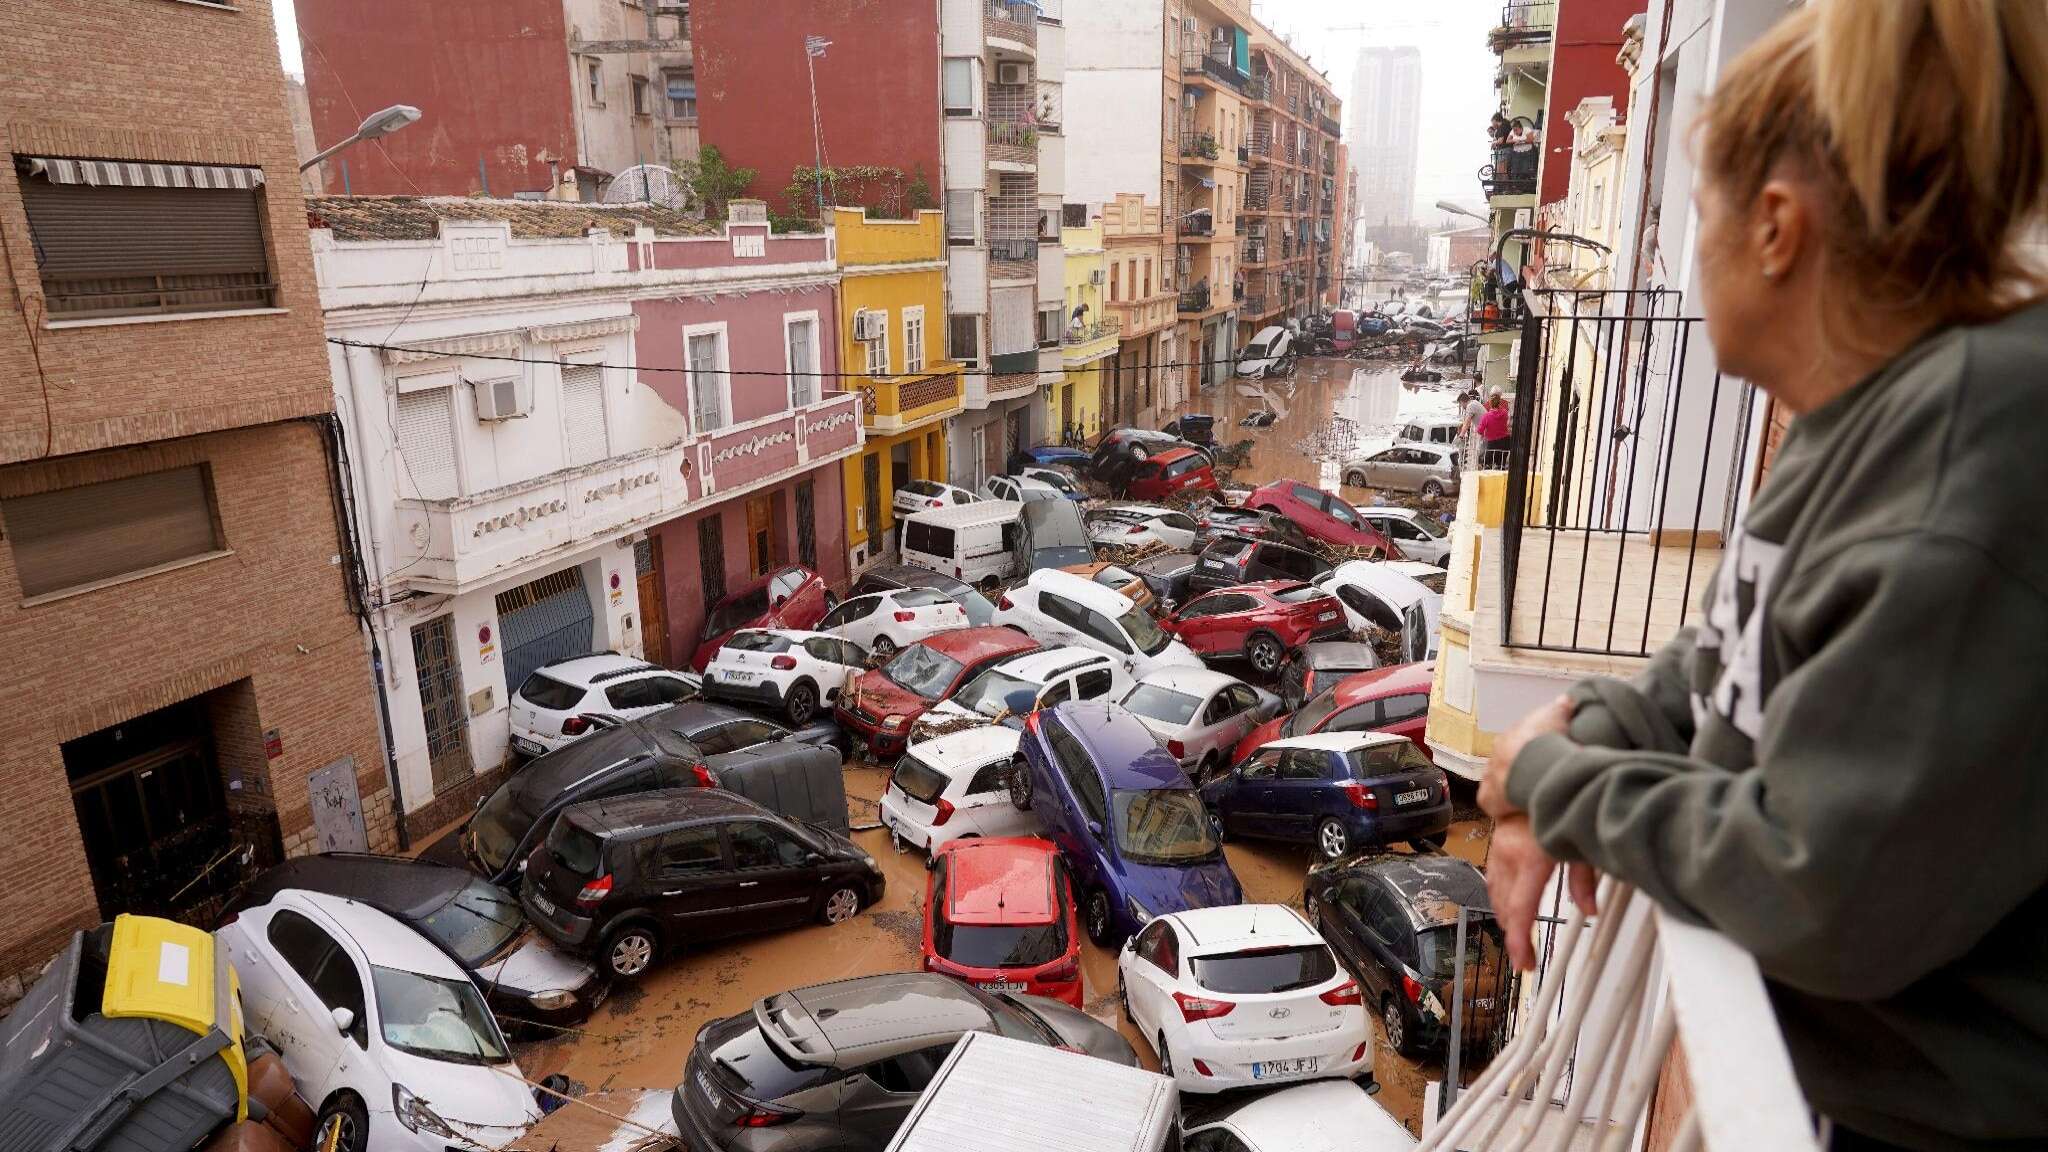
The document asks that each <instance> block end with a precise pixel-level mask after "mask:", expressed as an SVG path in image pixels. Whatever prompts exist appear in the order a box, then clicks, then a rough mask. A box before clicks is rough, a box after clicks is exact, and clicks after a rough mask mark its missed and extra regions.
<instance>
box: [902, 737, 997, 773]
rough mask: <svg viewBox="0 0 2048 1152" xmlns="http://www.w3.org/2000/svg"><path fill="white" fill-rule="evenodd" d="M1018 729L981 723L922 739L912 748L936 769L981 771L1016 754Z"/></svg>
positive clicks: (912, 750)
mask: <svg viewBox="0 0 2048 1152" xmlns="http://www.w3.org/2000/svg"><path fill="white" fill-rule="evenodd" d="M1017 739H1018V735H1017V730H1016V729H1015V728H1011V727H1009V726H1007V725H1004V724H978V725H976V726H974V727H972V728H962V729H961V730H960V731H958V732H948V733H946V734H945V735H944V736H935V737H933V738H932V739H930V740H924V741H921V742H919V744H918V745H917V747H915V748H912V749H911V750H910V753H909V754H910V755H912V756H915V757H917V758H918V759H919V760H921V761H923V762H924V763H925V764H927V765H929V766H931V767H932V768H933V769H934V770H936V771H938V772H940V773H942V774H944V775H946V776H948V777H952V776H958V775H964V774H966V773H968V772H972V771H978V770H979V769H981V768H982V767H984V766H986V765H987V764H989V763H990V762H992V761H996V760H1008V759H1009V758H1010V757H1012V756H1015V755H1016V754H1017Z"/></svg>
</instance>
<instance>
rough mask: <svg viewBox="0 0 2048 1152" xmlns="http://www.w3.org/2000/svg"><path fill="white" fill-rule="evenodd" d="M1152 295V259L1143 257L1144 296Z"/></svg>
mask: <svg viewBox="0 0 2048 1152" xmlns="http://www.w3.org/2000/svg"><path fill="white" fill-rule="evenodd" d="M1151 294H1152V258H1151V257H1150V256H1147V257H1145V295H1147V296H1150V295H1151Z"/></svg>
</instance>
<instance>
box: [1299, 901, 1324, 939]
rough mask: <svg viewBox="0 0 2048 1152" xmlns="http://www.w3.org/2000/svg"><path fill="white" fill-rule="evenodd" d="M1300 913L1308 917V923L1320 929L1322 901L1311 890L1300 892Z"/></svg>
mask: <svg viewBox="0 0 2048 1152" xmlns="http://www.w3.org/2000/svg"><path fill="white" fill-rule="evenodd" d="M1301 914H1302V915H1303V916H1306V917H1307V918H1308V922H1309V925H1310V926H1311V927H1315V928H1317V929H1319V930H1320V928H1321V926H1322V917H1323V902H1322V901H1320V900H1318V899H1316V894H1315V893H1313V892H1304V893H1302V894H1301Z"/></svg>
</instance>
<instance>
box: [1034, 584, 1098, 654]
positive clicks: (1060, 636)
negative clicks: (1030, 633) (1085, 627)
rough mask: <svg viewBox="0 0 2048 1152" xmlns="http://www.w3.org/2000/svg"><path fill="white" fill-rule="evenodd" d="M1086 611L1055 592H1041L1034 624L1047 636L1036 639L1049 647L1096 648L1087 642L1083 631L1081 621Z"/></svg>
mask: <svg viewBox="0 0 2048 1152" xmlns="http://www.w3.org/2000/svg"><path fill="white" fill-rule="evenodd" d="M1084 611H1085V609H1083V608H1082V607H1081V606H1080V605H1079V604H1076V603H1074V602H1073V601H1072V600H1069V599H1067V598H1066V597H1064V596H1061V595H1058V594H1057V593H1053V592H1040V593H1039V594H1038V611H1037V612H1036V613H1035V615H1036V616H1037V617H1038V620H1037V621H1034V623H1037V625H1038V628H1039V630H1040V631H1042V632H1044V633H1045V634H1044V635H1043V636H1036V639H1037V640H1038V642H1039V643H1041V644H1044V645H1046V646H1047V647H1053V646H1057V645H1062V644H1078V645H1081V646H1082V647H1086V648H1093V647H1095V645H1093V644H1090V643H1089V642H1088V641H1087V639H1086V638H1085V636H1084V634H1083V633H1082V631H1081V619H1082V614H1083V612H1084ZM1034 635H1036V634H1034Z"/></svg>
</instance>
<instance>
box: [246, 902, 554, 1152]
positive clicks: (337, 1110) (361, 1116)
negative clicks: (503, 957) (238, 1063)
mask: <svg viewBox="0 0 2048 1152" xmlns="http://www.w3.org/2000/svg"><path fill="white" fill-rule="evenodd" d="M214 937H215V939H217V940H219V941H220V942H221V943H222V944H225V945H226V946H227V950H228V958H229V960H230V961H231V962H232V963H233V964H234V967H235V974H236V976H237V977H238V978H239V980H240V984H241V993H242V994H241V1005H242V1015H243V1018H244V1019H245V1020H246V1021H247V1024H248V1029H249V1031H251V1032H256V1033H261V1034H262V1035H264V1036H266V1037H268V1038H269V1039H270V1041H271V1043H272V1044H274V1045H275V1046H276V1047H277V1050H278V1054H279V1055H280V1056H282V1057H283V1058H284V1066H285V1069H286V1070H287V1071H289V1072H290V1073H291V1074H292V1080H293V1082H294V1084H295V1085H296V1087H297V1089H298V1093H299V1095H300V1096H301V1097H303V1098H304V1099H305V1100H306V1101H307V1103H308V1104H310V1105H312V1107H313V1108H314V1109H315V1110H316V1111H317V1112H318V1113H319V1117H318V1121H317V1122H318V1124H319V1126H320V1130H322V1131H327V1130H329V1128H328V1126H329V1125H330V1124H332V1125H334V1126H335V1128H337V1129H338V1130H339V1135H340V1139H339V1142H338V1145H337V1147H338V1148H339V1149H342V1150H345V1152H371V1150H373V1149H374V1150H375V1152H386V1150H387V1149H400V1150H405V1149H410V1150H413V1152H444V1150H445V1149H446V1148H448V1147H449V1146H451V1145H454V1146H460V1147H482V1148H498V1147H502V1146H504V1145H506V1144H509V1143H511V1142H512V1141H513V1140H515V1139H517V1138H518V1137H519V1135H520V1134H521V1133H522V1132H524V1131H525V1130H526V1128H527V1126H528V1125H530V1124H532V1123H533V1122H534V1121H535V1120H537V1119H539V1118H540V1108H539V1106H538V1105H537V1104H536V1103H535V1101H534V1096H533V1092H532V1090H531V1089H529V1088H527V1087H526V1085H525V1083H524V1082H523V1077H522V1076H521V1074H520V1071H519V1066H518V1065H517V1064H515V1063H513V1061H512V1056H511V1049H510V1048H509V1047H508V1046H507V1045H506V1043H505V1036H504V1033H502V1032H500V1031H499V1030H498V1024H497V1022H496V1021H495V1020H493V1019H491V1012H490V1009H489V1008H487V1007H485V1006H484V998H483V995H482V994H481V993H479V992H478V991H477V989H476V985H475V984H472V983H470V979H469V974H468V973H467V972H465V971H463V970H462V967H461V966H460V965H458V964H456V963H455V961H453V960H451V959H449V958H448V955H447V954H446V953H444V952H442V951H441V949H440V947H439V946H438V945H436V944H435V943H434V942H433V941H431V940H429V939H427V938H426V937H425V936H422V935H420V934H419V933H418V932H415V931H413V930H412V929H411V928H409V927H407V926H406V925H405V924H403V923H401V922H399V921H398V920H396V919H394V918H393V917H391V916H390V915H388V914H386V913H384V912H380V911H378V910H377V909H375V908H372V907H371V906H369V905H368V904H359V903H357V902H356V901H354V900H349V899H346V898H344V897H340V896H330V895H327V894H325V893H321V892H306V891H302V890H300V889H296V888H288V889H285V890H283V891H280V892H278V893H277V894H275V895H274V896H272V897H271V898H270V899H269V900H268V901H266V902H265V903H262V904H258V905H254V906H252V907H249V908H245V909H243V910H242V913H241V915H239V916H237V917H236V918H235V920H234V922H233V923H231V924H226V925H223V926H221V927H220V928H219V929H218V930H216V931H215V933H214Z"/></svg>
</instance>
